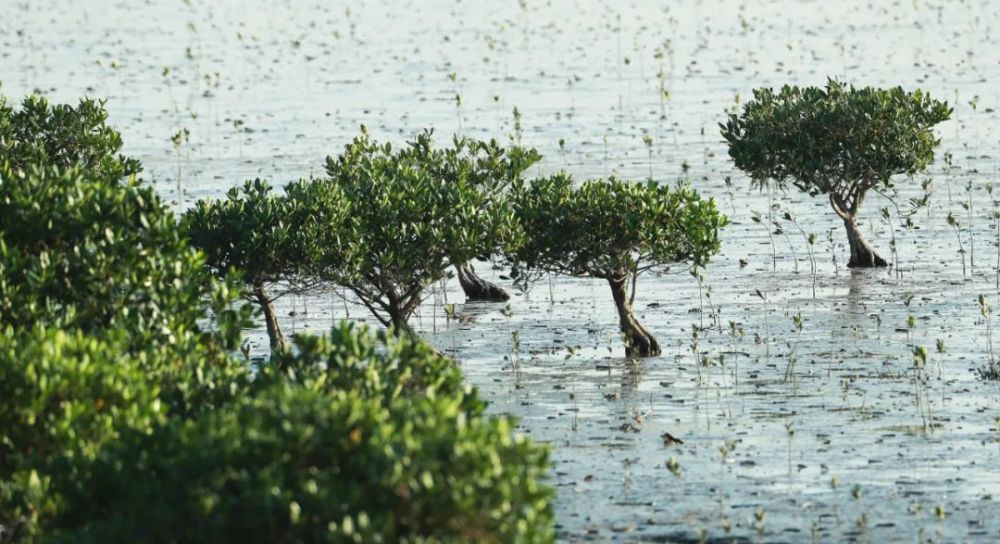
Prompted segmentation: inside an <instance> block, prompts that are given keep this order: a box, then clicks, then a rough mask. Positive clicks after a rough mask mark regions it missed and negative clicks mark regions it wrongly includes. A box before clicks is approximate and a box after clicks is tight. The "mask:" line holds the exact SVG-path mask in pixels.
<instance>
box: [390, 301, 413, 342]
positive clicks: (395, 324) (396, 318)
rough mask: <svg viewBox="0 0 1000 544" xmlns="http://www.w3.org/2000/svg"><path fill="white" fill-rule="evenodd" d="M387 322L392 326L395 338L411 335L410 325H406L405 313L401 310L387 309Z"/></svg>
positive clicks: (394, 307)
mask: <svg viewBox="0 0 1000 544" xmlns="http://www.w3.org/2000/svg"><path fill="white" fill-rule="evenodd" d="M387 313H388V314H389V322H390V324H391V325H392V332H393V334H395V335H396V336H405V335H407V334H410V333H412V332H413V331H412V330H411V329H410V325H409V324H407V323H406V316H405V313H406V312H405V311H404V310H403V309H402V308H399V307H396V306H392V307H390V308H388V310H387Z"/></svg>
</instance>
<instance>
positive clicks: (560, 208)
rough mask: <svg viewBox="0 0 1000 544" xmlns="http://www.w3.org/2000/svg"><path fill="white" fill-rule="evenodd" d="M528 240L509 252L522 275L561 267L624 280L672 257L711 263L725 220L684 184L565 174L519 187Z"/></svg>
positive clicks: (676, 260) (519, 206)
mask: <svg viewBox="0 0 1000 544" xmlns="http://www.w3.org/2000/svg"><path fill="white" fill-rule="evenodd" d="M514 202H515V204H514V206H515V210H516V214H517V218H518V221H519V222H520V225H521V229H522V230H523V231H524V232H526V233H530V236H529V237H528V238H527V240H526V242H525V243H524V244H522V245H521V246H520V247H518V248H516V250H515V251H513V252H511V253H510V254H508V255H507V258H508V260H509V261H510V262H511V264H512V265H513V267H514V270H515V272H514V273H515V275H516V276H518V277H519V278H526V277H530V276H531V275H533V274H534V273H537V272H539V271H541V272H555V273H560V274H568V275H572V276H590V277H595V278H605V279H624V278H625V277H626V276H627V275H630V274H634V273H641V272H643V271H646V270H650V269H655V268H662V267H665V266H667V265H670V264H671V263H682V262H687V263H689V264H691V265H693V266H700V265H703V264H704V263H706V262H707V261H708V259H709V257H711V256H712V255H714V254H715V253H717V252H718V251H719V247H720V242H719V229H720V228H722V227H723V226H725V225H726V224H727V219H726V217H725V216H723V215H721V214H720V213H719V212H718V211H717V209H716V206H715V201H714V200H713V199H708V200H705V199H702V198H701V197H700V196H699V195H698V193H697V192H696V191H695V190H694V189H693V188H691V187H690V186H686V185H678V186H677V187H675V188H670V187H668V186H666V185H660V184H657V183H655V182H652V181H649V182H645V183H630V182H627V181H622V180H618V179H614V178H611V179H607V180H590V181H586V182H584V183H583V184H582V185H581V186H579V187H575V186H574V184H573V179H572V178H571V177H570V176H569V175H567V174H556V175H554V176H551V177H547V178H539V179H536V180H533V181H532V182H531V183H530V184H527V185H525V186H523V187H521V188H519V189H518V190H517V191H516V192H515V196H514Z"/></svg>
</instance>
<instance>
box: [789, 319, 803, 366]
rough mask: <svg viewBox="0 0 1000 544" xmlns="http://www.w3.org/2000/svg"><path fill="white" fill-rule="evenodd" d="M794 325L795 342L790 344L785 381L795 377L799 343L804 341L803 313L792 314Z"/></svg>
mask: <svg viewBox="0 0 1000 544" xmlns="http://www.w3.org/2000/svg"><path fill="white" fill-rule="evenodd" d="M792 327H793V328H794V329H795V343H794V344H791V343H790V344H789V346H788V365H787V366H786V367H785V381H786V382H787V381H791V380H792V379H794V378H795V361H796V360H797V359H798V350H799V343H800V342H801V341H802V313H797V314H795V315H793V316H792Z"/></svg>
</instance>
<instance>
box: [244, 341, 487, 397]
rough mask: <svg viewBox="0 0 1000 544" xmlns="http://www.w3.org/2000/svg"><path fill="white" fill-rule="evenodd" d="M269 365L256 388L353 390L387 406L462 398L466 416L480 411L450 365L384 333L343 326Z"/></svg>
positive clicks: (418, 344)
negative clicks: (416, 399) (411, 399)
mask: <svg viewBox="0 0 1000 544" xmlns="http://www.w3.org/2000/svg"><path fill="white" fill-rule="evenodd" d="M271 362H272V364H271V365H269V366H267V367H265V368H262V369H261V371H260V375H259V376H258V379H257V382H258V383H270V382H271V381H275V380H278V381H281V380H285V381H292V382H295V383H298V384H301V385H303V386H304V387H307V388H309V389H317V390H322V391H327V392H331V391H337V390H342V391H346V390H351V389H354V390H357V391H359V392H360V393H362V394H363V395H365V396H368V397H379V398H382V399H384V402H387V403H388V402H392V401H393V400H395V399H397V398H399V397H401V396H404V395H409V396H413V395H426V394H434V395H446V396H461V397H463V399H464V401H465V403H464V404H463V410H464V411H465V412H466V413H467V414H468V415H470V416H472V415H480V414H481V413H482V411H483V408H485V405H484V404H483V403H482V402H481V401H479V400H478V397H477V396H476V395H473V394H470V391H471V390H470V388H469V386H467V385H465V384H464V383H463V379H462V373H461V371H460V370H459V368H458V366H457V365H456V364H455V362H454V361H453V360H451V359H449V358H447V357H442V356H441V355H439V354H438V353H437V352H435V351H434V348H432V347H431V346H430V344H428V343H426V342H423V341H421V340H419V339H417V338H414V337H412V336H408V335H404V336H396V335H393V334H389V333H388V332H386V331H384V330H383V331H379V332H378V333H371V332H369V330H368V328H367V327H365V326H363V325H360V326H359V325H354V324H351V323H349V322H346V321H345V322H342V323H341V324H340V325H339V326H337V327H334V328H333V330H332V331H331V332H330V335H329V337H319V336H300V337H298V338H296V349H295V351H294V353H282V354H278V355H276V356H275V357H274V358H273V359H272V361H271ZM429 392H433V393H429Z"/></svg>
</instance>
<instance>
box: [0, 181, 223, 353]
mask: <svg viewBox="0 0 1000 544" xmlns="http://www.w3.org/2000/svg"><path fill="white" fill-rule="evenodd" d="M235 294H236V293H235V291H233V290H232V289H231V285H230V284H229V283H227V282H226V281H220V280H216V279H214V278H212V277H211V276H210V275H209V274H208V272H207V271H206V270H205V266H204V257H203V256H202V255H201V253H199V252H198V251H197V250H195V249H193V248H191V247H189V246H188V243H187V240H186V239H185V237H184V234H183V232H182V231H181V229H180V228H179V226H178V224H177V221H176V219H175V217H174V215H173V213H171V212H170V211H169V210H168V209H167V208H166V207H165V206H164V205H163V203H162V202H161V201H160V199H159V197H158V196H157V195H156V193H155V192H154V191H153V190H152V189H149V188H144V187H140V186H138V185H136V184H135V183H134V182H132V181H126V182H125V183H124V184H122V183H120V182H119V181H118V180H115V179H112V178H110V177H107V176H104V175H101V174H97V173H95V172H92V171H88V170H79V169H69V170H62V169H57V168H51V167H37V168H36V167H31V168H29V169H28V170H27V171H18V170H14V169H12V168H10V167H0V325H11V326H13V327H15V328H20V329H26V328H28V327H31V326H32V325H34V324H35V323H46V324H49V325H51V326H61V327H68V328H80V329H83V330H87V331H99V330H103V329H112V328H124V329H127V330H128V331H130V334H131V338H130V343H131V344H132V345H143V344H144V343H146V342H148V341H151V340H152V339H160V340H169V341H176V340H181V339H183V338H184V337H185V336H188V335H198V334H200V329H199V327H198V321H199V320H201V319H203V318H204V317H205V316H206V314H207V313H208V312H209V311H210V310H212V309H214V310H215V311H216V315H217V316H219V317H220V318H221V319H222V320H223V321H226V322H228V321H230V320H232V319H235V320H236V323H235V324H241V318H240V316H233V315H231V313H230V312H227V311H225V308H226V307H227V304H228V303H229V302H230V301H231V300H232V298H233V296H234V295H235ZM223 328H225V329H227V330H232V329H233V328H232V327H228V328H227V327H223ZM237 330H238V328H237ZM229 340H233V338H232V337H230V338H229Z"/></svg>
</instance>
